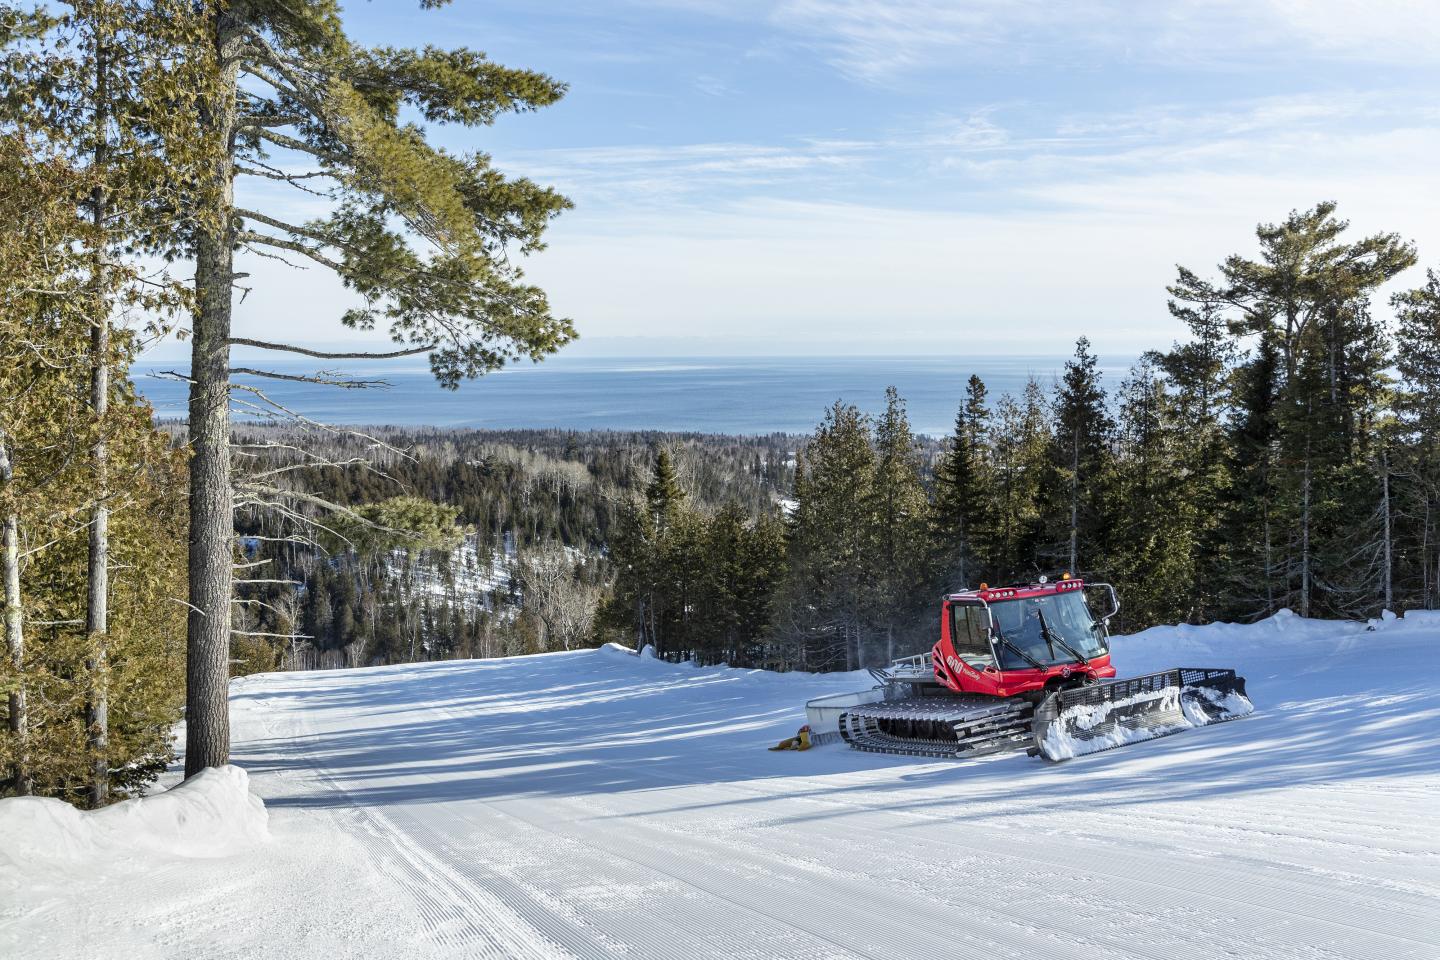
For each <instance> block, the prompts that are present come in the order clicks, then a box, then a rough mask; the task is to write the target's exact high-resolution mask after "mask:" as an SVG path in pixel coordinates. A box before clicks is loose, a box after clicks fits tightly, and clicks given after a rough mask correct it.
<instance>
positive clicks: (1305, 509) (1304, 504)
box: [1300, 443, 1310, 617]
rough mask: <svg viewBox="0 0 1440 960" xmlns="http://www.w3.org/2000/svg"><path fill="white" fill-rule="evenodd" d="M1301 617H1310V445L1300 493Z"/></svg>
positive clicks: (1306, 453)
mask: <svg viewBox="0 0 1440 960" xmlns="http://www.w3.org/2000/svg"><path fill="white" fill-rule="evenodd" d="M1300 616H1302V617H1308V616H1310V445H1309V443H1306V445H1305V476H1304V480H1303V481H1302V486H1301V493H1300Z"/></svg>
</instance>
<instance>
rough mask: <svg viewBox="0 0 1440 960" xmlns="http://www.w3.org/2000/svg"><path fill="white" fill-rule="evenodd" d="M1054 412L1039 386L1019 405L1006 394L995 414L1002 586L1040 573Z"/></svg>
mask: <svg viewBox="0 0 1440 960" xmlns="http://www.w3.org/2000/svg"><path fill="white" fill-rule="evenodd" d="M1051 419H1052V418H1051V411H1050V406H1049V404H1048V403H1047V402H1046V400H1045V395H1044V392H1043V391H1042V390H1041V388H1040V384H1038V383H1037V382H1036V381H1035V380H1033V379H1032V380H1030V381H1029V382H1027V383H1026V385H1025V390H1024V393H1023V394H1022V395H1021V397H1020V399H1019V400H1017V399H1016V398H1014V397H1012V396H1010V395H1009V394H1006V395H1005V396H1003V397H1001V398H1000V402H999V403H998V404H997V405H996V410H995V429H994V430H993V432H992V435H993V437H994V441H993V445H992V449H991V456H992V459H993V462H994V471H995V483H994V487H993V491H994V500H993V504H992V506H991V507H990V513H991V516H992V517H993V518H994V521H993V522H994V524H995V528H994V530H995V533H994V544H995V548H994V552H993V554H992V557H993V559H992V569H993V571H994V574H995V577H996V579H997V580H999V581H1002V582H1004V581H1008V580H1012V579H1021V578H1029V577H1032V576H1035V575H1037V574H1038V573H1039V572H1040V566H1039V544H1040V541H1041V536H1042V531H1043V529H1044V528H1043V514H1042V512H1041V507H1042V504H1043V503H1044V501H1043V499H1042V497H1043V496H1044V494H1045V490H1046V483H1047V482H1048V481H1049V479H1050V475H1051V473H1052V469H1053V467H1052V445H1053V436H1052V434H1051Z"/></svg>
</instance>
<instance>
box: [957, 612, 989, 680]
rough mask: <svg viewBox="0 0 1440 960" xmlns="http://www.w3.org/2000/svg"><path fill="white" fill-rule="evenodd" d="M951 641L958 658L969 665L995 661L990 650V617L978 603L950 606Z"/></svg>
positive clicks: (983, 665)
mask: <svg viewBox="0 0 1440 960" xmlns="http://www.w3.org/2000/svg"><path fill="white" fill-rule="evenodd" d="M950 612H951V616H952V618H953V619H952V621H951V625H950V638H951V643H952V644H953V645H954V647H955V653H956V654H958V655H959V657H960V659H962V660H964V661H965V662H966V663H968V664H970V665H971V666H982V667H986V666H990V665H991V664H993V663H994V662H995V659H994V655H993V654H992V653H991V651H990V618H989V617H988V616H986V614H985V608H984V607H981V606H978V605H962V604H956V605H955V606H953V607H951V608H950Z"/></svg>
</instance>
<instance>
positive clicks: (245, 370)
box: [230, 367, 390, 390]
mask: <svg viewBox="0 0 1440 960" xmlns="http://www.w3.org/2000/svg"><path fill="white" fill-rule="evenodd" d="M230 372H231V373H232V374H236V373H239V374H245V375H247V376H251V377H264V378H266V379H268V380H287V381H290V382H292V383H318V384H321V385H323V386H327V387H343V388H344V389H346V390H366V389H369V388H371V387H388V386H390V381H388V380H336V379H332V378H330V377H323V376H314V377H308V376H304V375H302V374H295V373H276V372H275V371H274V370H256V369H255V368H253V367H231V368H230Z"/></svg>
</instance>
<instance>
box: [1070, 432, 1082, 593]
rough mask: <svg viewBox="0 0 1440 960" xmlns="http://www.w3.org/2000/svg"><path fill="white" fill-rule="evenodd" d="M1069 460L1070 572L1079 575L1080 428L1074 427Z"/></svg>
mask: <svg viewBox="0 0 1440 960" xmlns="http://www.w3.org/2000/svg"><path fill="white" fill-rule="evenodd" d="M1071 450H1072V451H1073V452H1072V455H1071V461H1070V572H1071V573H1073V574H1075V575H1076V576H1079V575H1080V562H1079V559H1078V555H1079V552H1080V551H1079V546H1080V428H1079V427H1076V428H1075V437H1074V440H1073V442H1072V444H1071Z"/></svg>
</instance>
